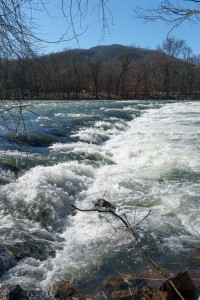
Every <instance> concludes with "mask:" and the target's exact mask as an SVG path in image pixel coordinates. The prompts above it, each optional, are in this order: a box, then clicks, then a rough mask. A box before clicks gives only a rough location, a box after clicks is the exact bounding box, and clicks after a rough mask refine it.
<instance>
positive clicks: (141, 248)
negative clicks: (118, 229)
mask: <svg viewBox="0 0 200 300" xmlns="http://www.w3.org/2000/svg"><path fill="white" fill-rule="evenodd" d="M71 206H72V207H73V209H74V210H78V211H82V212H99V213H109V214H111V215H113V216H115V217H116V218H117V219H119V220H120V221H121V222H122V223H123V224H124V225H125V226H126V228H127V229H128V230H129V231H130V232H131V234H132V236H133V237H134V238H135V240H136V242H137V245H138V246H139V248H140V250H142V252H143V254H144V255H145V256H146V258H147V259H148V260H149V262H150V263H151V264H152V265H153V266H154V267H155V268H156V269H157V270H158V271H159V272H160V273H161V274H162V275H163V276H164V277H165V278H166V279H167V280H168V281H169V283H170V284H171V286H172V287H173V289H174V290H175V292H176V293H177V295H178V296H179V298H180V299H181V300H185V299H184V298H183V296H182V295H181V293H180V292H179V290H178V289H177V288H176V286H175V285H174V283H173V282H172V281H171V280H170V279H169V277H168V276H167V275H166V273H165V272H164V271H163V270H162V269H161V268H160V267H159V266H158V265H157V264H156V263H155V262H154V261H153V259H152V258H151V257H150V256H149V255H148V253H147V252H146V250H145V249H144V247H143V245H142V244H141V242H140V240H139V236H138V235H137V233H136V232H135V231H134V230H133V228H132V226H131V225H130V223H129V221H128V219H127V217H126V215H125V214H124V215H123V216H124V217H121V216H120V215H118V214H117V213H115V212H114V211H112V210H109V209H106V210H101V209H95V208H93V209H81V208H78V207H76V206H75V205H73V204H71ZM148 215H149V214H148ZM146 217H147V216H146ZM146 217H145V218H146Z"/></svg>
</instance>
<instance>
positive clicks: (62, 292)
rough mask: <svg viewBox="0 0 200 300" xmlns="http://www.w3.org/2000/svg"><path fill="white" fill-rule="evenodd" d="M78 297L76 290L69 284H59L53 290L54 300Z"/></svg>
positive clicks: (68, 299) (67, 299) (64, 282)
mask: <svg viewBox="0 0 200 300" xmlns="http://www.w3.org/2000/svg"><path fill="white" fill-rule="evenodd" d="M77 295H78V292H77V289H76V288H75V287H74V286H73V285H72V284H70V283H69V282H66V281H63V282H61V283H60V284H59V285H58V286H57V288H56V290H55V299H58V300H70V299H73V298H74V297H75V296H77Z"/></svg>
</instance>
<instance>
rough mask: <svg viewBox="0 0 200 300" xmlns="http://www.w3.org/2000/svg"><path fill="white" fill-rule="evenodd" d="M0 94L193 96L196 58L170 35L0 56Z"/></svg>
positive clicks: (198, 77)
mask: <svg viewBox="0 0 200 300" xmlns="http://www.w3.org/2000/svg"><path fill="white" fill-rule="evenodd" d="M0 93H1V96H0V98H1V99H74V98H77V99H88V98H89V99H98V98H100V99H111V98H112V99H148V98H150V99H163V98H175V99H198V98H200V57H199V56H195V55H193V54H192V51H191V49H190V48H189V47H187V46H186V45H185V42H184V41H177V40H175V39H173V38H171V41H170V40H166V41H165V42H163V45H162V46H161V47H160V48H159V49H157V50H154V51H153V50H148V49H141V48H137V47H132V46H130V47H127V46H122V45H111V46H97V47H93V48H90V49H87V50H86V49H75V50H66V51H63V52H59V53H53V54H49V55H44V56H39V57H37V58H29V59H27V58H24V59H18V60H9V59H6V58H5V57H3V58H1V60H0Z"/></svg>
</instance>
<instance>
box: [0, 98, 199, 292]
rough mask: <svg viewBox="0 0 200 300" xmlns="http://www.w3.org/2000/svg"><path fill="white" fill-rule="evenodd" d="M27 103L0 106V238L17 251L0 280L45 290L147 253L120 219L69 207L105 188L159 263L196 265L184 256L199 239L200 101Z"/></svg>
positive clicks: (139, 264)
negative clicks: (20, 112) (1, 116)
mask: <svg viewBox="0 0 200 300" xmlns="http://www.w3.org/2000/svg"><path fill="white" fill-rule="evenodd" d="M26 108H28V110H24V112H23V118H21V119H20V118H19V120H18V119H17V114H15V113H17V111H16V112H15V113H12V114H11V111H10V110H8V111H6V112H5V113H4V117H6V116H8V114H9V118H6V119H5V121H6V123H2V124H1V139H0V155H1V162H0V170H1V172H0V183H1V185H0V240H1V245H2V246H4V247H6V248H7V249H9V251H13V252H14V253H15V256H16V257H17V255H18V259H17V262H15V264H14V266H12V268H10V269H9V270H8V271H7V272H5V273H4V275H3V276H2V278H1V281H2V282H15V283H16V282H17V283H20V284H21V285H22V286H24V287H26V288H29V289H31V288H42V289H44V290H45V289H49V287H52V286H53V284H54V283H55V282H58V281H61V280H63V279H67V280H74V281H78V282H79V284H80V285H81V284H82V285H83V286H84V284H85V285H89V284H91V285H94V284H95V283H97V282H99V281H100V280H101V278H103V276H106V275H110V274H114V273H116V272H131V271H133V272H136V271H137V272H139V271H140V270H142V268H143V267H144V266H146V265H147V261H146V259H145V257H143V255H142V253H141V251H139V249H138V247H137V245H136V243H135V241H134V239H133V238H132V236H131V235H130V234H129V233H128V232H127V231H126V230H125V228H124V227H123V224H121V223H120V221H118V220H117V219H114V218H113V217H110V216H107V215H106V218H104V217H100V216H99V214H98V213H96V212H90V213H83V212H77V213H74V212H73V211H72V207H71V204H75V205H76V206H78V207H80V208H83V209H90V208H92V207H93V206H94V202H95V200H97V199H98V198H102V197H104V198H105V199H106V200H108V201H110V202H111V203H112V204H114V205H115V206H116V207H117V212H118V214H119V215H123V214H124V213H125V214H126V216H127V218H128V220H129V222H130V223H131V224H132V226H133V228H134V230H136V231H137V234H138V235H139V236H140V240H141V243H142V244H143V245H144V247H145V249H146V250H147V251H148V253H149V254H150V255H151V256H152V257H153V258H154V259H155V260H156V261H157V262H158V263H159V264H160V265H161V266H163V267H166V268H168V269H169V270H170V271H171V272H175V271H180V270H183V269H185V268H187V269H189V270H193V269H195V268H199V265H196V264H194V263H193V262H192V261H191V260H190V259H189V258H188V257H189V253H193V251H194V252H195V251H198V250H199V248H200V236H199V234H200V218H199V203H200V198H199V195H200V185H199V183H200V155H199V151H200V102H198V101H197V102H186V101H184V102H183V101H179V102H173V101H171V102H169V101H168V102H167V101H162V102H159V101H46V102H45V101H43V102H32V103H31V106H27V107H26ZM13 109H15V108H14V106H13ZM17 109H18V108H17V106H16V110H17ZM22 121H23V122H22ZM8 129H9V130H8ZM16 132H17V137H16ZM150 211H151V213H150V214H149V212H150ZM147 215H148V216H147ZM16 253H18V254H16ZM3 255H4V258H5V253H4V254H3ZM1 259H2V258H1Z"/></svg>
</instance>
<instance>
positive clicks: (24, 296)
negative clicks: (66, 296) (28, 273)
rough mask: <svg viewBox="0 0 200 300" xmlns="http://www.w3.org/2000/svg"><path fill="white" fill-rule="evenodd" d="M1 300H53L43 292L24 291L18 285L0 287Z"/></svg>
mask: <svg viewBox="0 0 200 300" xmlns="http://www.w3.org/2000/svg"><path fill="white" fill-rule="evenodd" d="M0 299H1V300H55V298H54V297H52V296H49V295H47V294H46V293H44V292H43V291H26V290H24V289H23V288H22V287H21V286H20V285H18V284H16V285H2V286H1V287H0Z"/></svg>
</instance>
